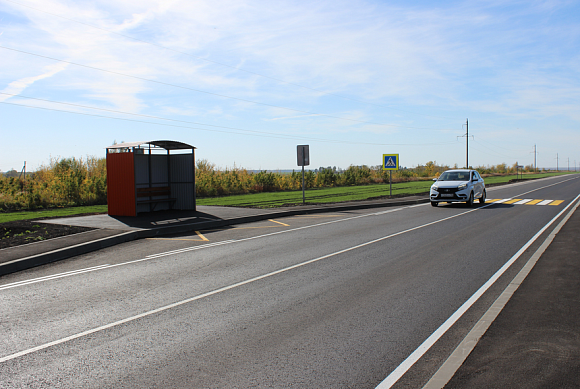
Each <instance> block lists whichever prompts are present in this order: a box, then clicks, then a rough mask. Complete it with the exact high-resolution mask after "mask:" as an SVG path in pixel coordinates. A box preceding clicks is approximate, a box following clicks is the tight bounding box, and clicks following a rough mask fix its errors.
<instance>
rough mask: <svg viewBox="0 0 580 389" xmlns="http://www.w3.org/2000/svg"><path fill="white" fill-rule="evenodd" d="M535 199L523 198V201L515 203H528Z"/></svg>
mask: <svg viewBox="0 0 580 389" xmlns="http://www.w3.org/2000/svg"><path fill="white" fill-rule="evenodd" d="M532 200H533V199H523V200H522V201H518V202H517V203H515V204H516V205H522V204H525V203H528V202H530V201H532Z"/></svg>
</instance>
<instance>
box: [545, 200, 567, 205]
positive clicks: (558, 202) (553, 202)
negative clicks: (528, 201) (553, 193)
mask: <svg viewBox="0 0 580 389" xmlns="http://www.w3.org/2000/svg"><path fill="white" fill-rule="evenodd" d="M563 202H564V200H554V201H552V202H551V203H550V204H548V205H560V204H562V203H563Z"/></svg>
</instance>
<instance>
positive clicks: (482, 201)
mask: <svg viewBox="0 0 580 389" xmlns="http://www.w3.org/2000/svg"><path fill="white" fill-rule="evenodd" d="M486 195H487V193H485V189H484V190H483V193H482V194H481V198H480V199H479V203H480V204H485V196H486Z"/></svg>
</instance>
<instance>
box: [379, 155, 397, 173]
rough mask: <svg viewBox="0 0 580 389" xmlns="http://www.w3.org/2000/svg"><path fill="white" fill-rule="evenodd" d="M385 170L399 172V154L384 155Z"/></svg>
mask: <svg viewBox="0 0 580 389" xmlns="http://www.w3.org/2000/svg"><path fill="white" fill-rule="evenodd" d="M383 170H399V154H383Z"/></svg>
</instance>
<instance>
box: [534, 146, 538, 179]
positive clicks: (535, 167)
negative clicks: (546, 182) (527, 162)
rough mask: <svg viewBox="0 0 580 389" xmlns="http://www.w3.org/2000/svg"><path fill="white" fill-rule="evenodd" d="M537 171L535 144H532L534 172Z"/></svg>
mask: <svg viewBox="0 0 580 389" xmlns="http://www.w3.org/2000/svg"><path fill="white" fill-rule="evenodd" d="M537 172H538V166H537V165H536V145H535V144H534V173H537Z"/></svg>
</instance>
